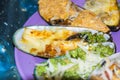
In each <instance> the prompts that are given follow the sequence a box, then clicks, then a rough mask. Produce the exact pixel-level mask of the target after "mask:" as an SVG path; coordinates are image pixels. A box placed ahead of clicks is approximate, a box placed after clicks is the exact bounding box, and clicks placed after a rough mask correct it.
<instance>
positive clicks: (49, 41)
mask: <svg viewBox="0 0 120 80" xmlns="http://www.w3.org/2000/svg"><path fill="white" fill-rule="evenodd" d="M76 34H80V36H79V35H78V36H79V38H77V37H76ZM71 36H75V38H71ZM110 39H111V37H110V35H109V34H105V33H103V32H99V31H96V30H91V29H87V28H77V27H60V26H59V27H55V26H54V27H50V26H49V27H48V26H32V27H26V28H22V29H19V30H17V31H16V33H15V34H14V37H13V40H14V44H15V46H16V47H17V48H19V49H20V50H22V51H25V52H27V53H29V54H32V55H34V56H40V57H45V58H50V57H57V56H61V55H64V54H65V53H66V52H67V51H71V50H74V49H77V48H79V47H80V46H81V47H82V46H84V47H85V46H86V49H87V50H88V52H92V51H94V52H97V53H98V52H99V54H100V55H102V56H104V54H103V51H104V50H105V51H104V52H106V51H109V52H110V54H112V53H113V52H114V48H115V47H114V43H113V42H112V41H110ZM79 45H80V46H79ZM109 45H113V46H112V47H110V46H109ZM97 47H101V50H99V48H97Z"/></svg>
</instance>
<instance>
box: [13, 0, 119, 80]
mask: <svg viewBox="0 0 120 80" xmlns="http://www.w3.org/2000/svg"><path fill="white" fill-rule="evenodd" d="M72 1H73V2H74V3H75V4H77V5H80V6H83V4H84V0H72ZM118 1H119V2H120V0H118ZM32 25H48V24H47V23H46V22H45V21H44V20H43V19H42V18H41V16H40V15H39V13H38V12H36V13H34V14H33V15H32V16H31V17H30V18H29V19H28V21H27V22H26V23H25V24H24V26H32ZM112 37H113V41H114V42H115V44H116V52H120V31H117V32H112ZM45 60H46V59H44V58H38V57H34V56H32V55H29V54H26V53H24V52H22V51H20V50H18V49H17V48H15V61H16V65H17V68H18V71H19V73H20V75H21V77H22V80H34V76H33V73H34V67H35V65H36V64H37V63H40V62H43V61H45Z"/></svg>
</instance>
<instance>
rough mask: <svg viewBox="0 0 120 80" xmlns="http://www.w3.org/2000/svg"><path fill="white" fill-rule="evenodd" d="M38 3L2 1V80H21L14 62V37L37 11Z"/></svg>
mask: <svg viewBox="0 0 120 80" xmlns="http://www.w3.org/2000/svg"><path fill="white" fill-rule="evenodd" d="M37 1H38V0H1V1H0V6H1V7H0V80H20V79H21V78H20V75H19V72H18V70H17V68H16V64H15V61H14V45H13V43H12V36H13V33H14V32H15V31H16V30H17V29H18V28H20V27H22V26H23V25H24V23H25V22H26V21H27V20H28V19H29V17H30V16H31V15H32V14H34V13H35V12H36V11H37V8H38V7H37ZM6 55H7V56H6Z"/></svg>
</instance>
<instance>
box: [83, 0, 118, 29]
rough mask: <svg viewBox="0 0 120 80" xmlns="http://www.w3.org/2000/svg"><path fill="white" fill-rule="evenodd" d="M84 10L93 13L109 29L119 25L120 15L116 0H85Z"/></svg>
mask: <svg viewBox="0 0 120 80" xmlns="http://www.w3.org/2000/svg"><path fill="white" fill-rule="evenodd" d="M84 8H85V9H87V10H90V11H92V12H94V13H95V14H96V15H97V16H99V17H100V18H101V19H102V21H103V22H104V23H105V24H106V25H108V26H110V27H114V28H116V27H117V25H118V24H119V20H120V14H119V8H118V3H117V0H86V2H85V5H84Z"/></svg>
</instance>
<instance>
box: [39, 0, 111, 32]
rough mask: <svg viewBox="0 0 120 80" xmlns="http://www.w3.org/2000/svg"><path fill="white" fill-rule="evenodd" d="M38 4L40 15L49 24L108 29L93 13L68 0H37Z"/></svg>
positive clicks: (104, 30)
mask: <svg viewBox="0 0 120 80" xmlns="http://www.w3.org/2000/svg"><path fill="white" fill-rule="evenodd" d="M38 5H39V10H38V11H39V13H40V15H41V17H43V19H44V20H46V21H47V22H48V23H49V24H51V25H59V26H61V25H62V26H74V27H83V28H89V29H94V30H98V31H102V32H109V31H110V30H109V28H108V27H107V26H106V25H105V24H104V23H103V22H102V20H101V18H99V17H98V16H97V15H96V14H95V13H93V12H92V11H89V10H84V8H82V7H78V6H77V5H75V4H74V3H73V2H71V1H70V0H39V1H38Z"/></svg>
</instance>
